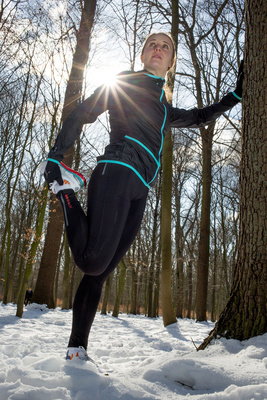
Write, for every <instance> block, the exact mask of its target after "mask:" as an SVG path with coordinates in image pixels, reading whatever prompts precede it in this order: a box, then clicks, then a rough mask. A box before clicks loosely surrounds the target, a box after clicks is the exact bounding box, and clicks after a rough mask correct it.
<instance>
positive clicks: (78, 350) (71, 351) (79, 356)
mask: <svg viewBox="0 0 267 400" xmlns="http://www.w3.org/2000/svg"><path fill="white" fill-rule="evenodd" d="M66 360H70V361H75V360H77V361H80V360H81V361H92V360H91V358H90V357H89V356H88V354H87V352H86V350H85V349H84V347H82V346H79V347H68V349H67V354H66Z"/></svg>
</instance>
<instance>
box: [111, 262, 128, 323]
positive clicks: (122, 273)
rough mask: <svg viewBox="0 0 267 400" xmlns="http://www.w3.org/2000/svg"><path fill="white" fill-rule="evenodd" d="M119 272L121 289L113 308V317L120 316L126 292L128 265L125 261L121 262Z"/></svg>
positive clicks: (119, 288)
mask: <svg viewBox="0 0 267 400" xmlns="http://www.w3.org/2000/svg"><path fill="white" fill-rule="evenodd" d="M119 271H120V276H119V287H118V293H117V296H116V299H115V303H114V308H113V313H112V316H113V317H118V316H119V312H120V305H121V300H122V296H123V291H124V287H125V277H126V264H125V262H124V260H123V259H122V260H121V262H120V264H119Z"/></svg>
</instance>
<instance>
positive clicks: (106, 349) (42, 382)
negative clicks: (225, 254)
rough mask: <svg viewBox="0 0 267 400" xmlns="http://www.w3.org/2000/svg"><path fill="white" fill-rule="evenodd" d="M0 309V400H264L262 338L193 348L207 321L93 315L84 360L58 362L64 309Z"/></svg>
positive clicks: (266, 351)
mask: <svg viewBox="0 0 267 400" xmlns="http://www.w3.org/2000/svg"><path fill="white" fill-rule="evenodd" d="M15 314H16V306H15V305H14V304H8V305H3V304H0V339H1V340H0V361H1V362H0V399H1V400H7V399H12V400H118V399H123V400H138V399H146V400H152V399H157V400H174V399H175V400H181V399H188V398H190V399H192V400H267V379H266V378H267V334H265V335H262V336H258V337H255V338H252V339H250V340H248V341H244V342H240V341H237V340H225V339H219V340H216V341H213V342H212V344H211V345H210V346H209V347H208V348H207V349H206V350H204V351H199V352H197V351H196V349H195V345H196V346H198V345H199V344H200V343H201V342H202V340H203V339H204V338H205V337H206V336H207V334H208V333H209V331H210V330H211V329H212V327H213V324H212V323H211V322H204V323H196V322H195V321H194V320H189V319H182V320H181V319H179V321H178V323H177V324H173V325H170V326H168V327H167V328H164V327H163V323H162V319H161V318H157V319H149V318H146V317H144V316H140V315H139V316H133V315H126V314H120V316H119V318H114V317H112V316H111V315H105V316H104V315H100V314H99V313H98V314H97V316H96V319H95V322H94V325H93V328H92V332H91V335H90V341H89V346H88V354H89V356H90V357H92V358H93V359H94V360H95V362H96V363H97V365H98V368H97V367H96V365H94V364H93V363H91V362H73V361H69V360H68V361H66V360H65V353H66V344H67V342H68V337H69V334H70V329H71V318H72V312H71V311H62V310H61V309H59V308H57V309H55V310H49V309H47V308H46V306H45V305H43V306H40V305H37V304H31V305H29V306H27V307H26V308H25V311H24V314H23V318H22V319H19V318H17V317H16V316H15Z"/></svg>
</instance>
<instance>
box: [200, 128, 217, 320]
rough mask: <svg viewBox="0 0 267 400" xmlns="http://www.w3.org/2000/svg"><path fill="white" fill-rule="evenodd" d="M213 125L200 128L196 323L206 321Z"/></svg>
mask: <svg viewBox="0 0 267 400" xmlns="http://www.w3.org/2000/svg"><path fill="white" fill-rule="evenodd" d="M213 131H214V123H213V124H211V125H209V127H208V128H206V129H205V128H201V137H202V147H203V148H202V163H203V164H202V202H201V217H200V237H199V247H198V266H197V303H196V317H197V320H198V321H206V319H207V316H206V309H207V294H208V273H209V243H210V201H211V150H212V137H213Z"/></svg>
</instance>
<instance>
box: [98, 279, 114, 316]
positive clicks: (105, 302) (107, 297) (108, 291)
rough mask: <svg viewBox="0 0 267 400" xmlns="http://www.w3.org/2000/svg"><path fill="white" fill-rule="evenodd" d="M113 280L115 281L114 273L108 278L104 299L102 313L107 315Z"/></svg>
mask: <svg viewBox="0 0 267 400" xmlns="http://www.w3.org/2000/svg"><path fill="white" fill-rule="evenodd" d="M112 281H113V273H112V274H111V275H110V276H109V277H108V279H107V280H106V285H105V292H104V299H103V303H102V310H101V314H102V315H106V314H107V306H108V302H109V297H110V292H111V286H112Z"/></svg>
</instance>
